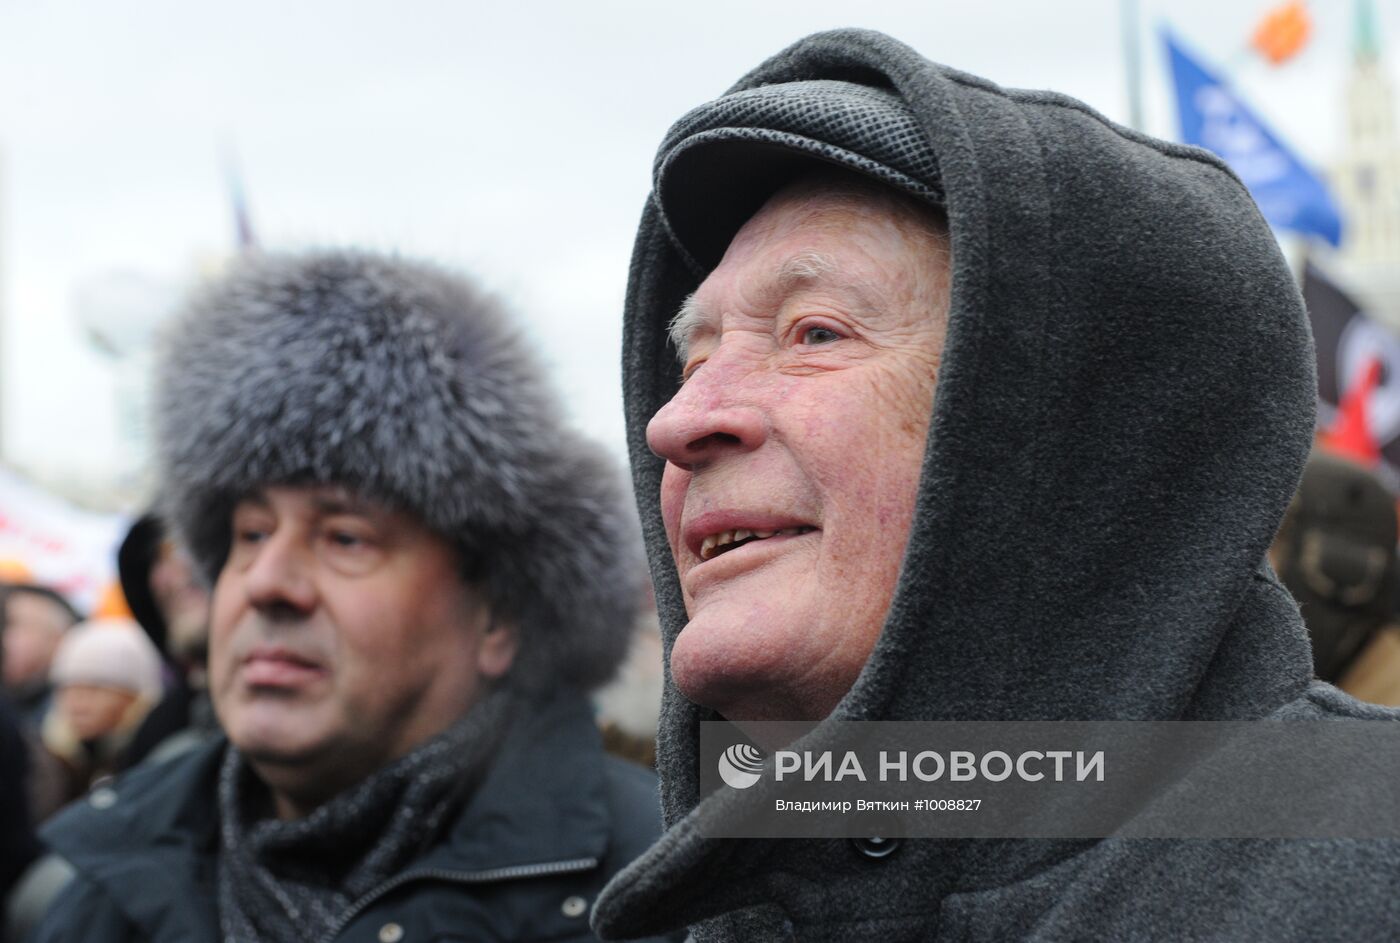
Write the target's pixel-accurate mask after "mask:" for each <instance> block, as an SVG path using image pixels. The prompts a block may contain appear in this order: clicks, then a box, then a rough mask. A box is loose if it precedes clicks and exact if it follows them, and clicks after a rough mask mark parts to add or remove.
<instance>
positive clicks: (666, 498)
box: [661, 462, 690, 563]
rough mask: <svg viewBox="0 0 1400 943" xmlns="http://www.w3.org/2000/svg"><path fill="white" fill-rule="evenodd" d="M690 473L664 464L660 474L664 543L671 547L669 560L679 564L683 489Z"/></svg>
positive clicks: (683, 499)
mask: <svg viewBox="0 0 1400 943" xmlns="http://www.w3.org/2000/svg"><path fill="white" fill-rule="evenodd" d="M689 484H690V473H689V472H687V471H683V470H682V469H680V468H677V467H676V466H675V465H672V464H671V463H669V462H667V463H666V470H665V471H664V472H662V474H661V521H662V523H663V524H664V525H665V527H666V541H667V543H669V544H670V545H671V558H672V559H673V560H675V561H676V562H677V563H679V562H680V559H681V554H680V549H681V533H680V532H681V513H682V512H683V511H684V510H685V489H686V487H687V486H688V485H689Z"/></svg>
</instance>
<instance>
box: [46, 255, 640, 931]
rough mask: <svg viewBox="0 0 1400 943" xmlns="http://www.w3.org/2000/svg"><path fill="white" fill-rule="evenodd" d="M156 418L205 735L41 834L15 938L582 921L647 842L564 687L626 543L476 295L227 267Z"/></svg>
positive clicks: (508, 335) (610, 594) (623, 590)
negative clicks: (51, 891) (209, 708)
mask: <svg viewBox="0 0 1400 943" xmlns="http://www.w3.org/2000/svg"><path fill="white" fill-rule="evenodd" d="M156 404H157V410H156V429H157V442H158V459H159V471H160V476H161V482H162V488H163V497H164V499H165V500H164V504H165V507H164V511H165V513H166V515H167V518H168V520H169V521H170V522H171V523H172V526H173V528H174V530H175V531H176V532H177V533H178V535H179V537H180V538H181V540H182V541H183V543H184V544H185V545H186V546H187V547H188V548H189V550H190V552H191V554H192V555H193V558H194V560H195V562H196V564H197V566H198V567H199V568H200V569H201V570H202V572H203V573H204V575H205V576H206V577H207V579H208V580H209V582H210V583H211V584H212V586H213V600H212V617H211V622H210V653H209V679H210V680H209V687H210V691H211V694H212V697H213V700H214V706H215V709H216V711H217V713H218V715H219V720H220V721H221V723H222V726H223V728H224V730H225V731H227V737H228V738H227V741H224V740H222V739H220V740H218V741H217V742H215V743H214V744H211V745H209V746H207V747H203V748H200V749H198V750H196V751H193V752H192V753H190V754H188V755H186V756H184V757H181V758H179V759H177V760H175V761H174V762H173V763H172V764H170V765H166V766H159V767H155V768H151V769H146V768H142V769H139V770H137V771H135V772H133V773H131V774H129V775H128V776H126V777H125V778H124V779H122V780H119V781H118V782H116V783H115V784H114V785H112V786H111V787H110V788H102V789H99V790H97V791H95V792H94V793H93V794H92V795H91V796H90V797H89V799H88V801H86V802H84V803H81V804H79V805H78V806H77V807H75V808H74V809H72V811H71V812H68V813H66V814H64V815H63V816H61V817H60V819H59V820H58V821H57V822H56V823H55V824H54V825H53V826H52V827H51V828H49V829H48V830H47V831H46V833H45V836H44V837H45V838H46V840H47V842H48V844H49V845H50V847H51V848H53V849H54V850H55V851H57V852H58V853H59V854H61V855H63V856H65V857H66V858H67V859H68V860H69V861H70V862H71V864H72V865H73V867H74V868H75V869H76V870H77V872H78V876H77V878H76V879H75V880H74V881H73V882H72V884H71V885H70V886H69V887H68V888H67V890H66V891H65V892H64V893H63V895H62V897H61V898H60V899H59V900H58V901H57V903H56V904H55V905H54V906H53V907H52V908H51V909H50V910H49V912H48V915H47V916H46V917H45V920H44V922H43V924H42V926H41V927H40V929H39V932H38V934H37V938H38V939H39V940H83V941H93V940H137V939H141V940H181V941H204V940H208V941H214V940H223V941H228V943H233V941H238V943H246V941H254V940H256V941H279V943H280V941H288V943H290V941H301V940H327V941H329V940H362V939H364V940H374V939H377V940H380V941H384V943H395V941H398V940H430V939H444V938H446V937H445V935H446V936H451V937H452V938H454V939H457V938H462V939H480V940H487V939H491V940H505V939H511V940H514V939H529V940H540V939H551V940H556V939H570V940H573V939H588V938H591V934H590V931H589V929H588V922H587V921H588V911H589V908H590V907H591V905H592V903H593V900H594V898H595V897H596V895H597V893H598V891H599V890H600V889H601V887H602V886H603V883H604V882H605V881H606V880H607V879H608V877H609V876H610V875H611V874H613V873H614V872H615V871H617V870H618V869H619V868H620V867H621V866H622V865H624V864H625V863H626V862H627V861H628V860H630V859H631V858H632V857H633V856H635V855H636V854H637V853H638V852H639V851H640V850H641V849H642V848H644V847H645V846H646V844H647V843H648V842H649V841H650V840H651V839H652V838H653V837H654V836H655V835H656V833H657V821H656V820H657V813H656V796H655V783H654V780H653V779H652V777H651V775H650V774H649V773H646V772H644V771H642V770H641V769H640V768H636V767H630V766H628V765H626V764H623V763H621V762H620V761H616V760H611V759H605V758H604V756H603V753H602V751H601V749H600V745H599V736H598V733H597V730H596V728H595V726H594V724H593V721H592V718H591V716H590V712H589V709H588V707H587V704H586V701H585V699H584V693H585V692H586V691H588V690H589V689H591V688H593V687H595V686H597V685H598V684H600V683H601V682H603V681H605V680H606V679H607V678H608V677H609V676H610V675H611V674H612V672H613V670H614V669H615V667H616V666H617V664H618V663H619V661H620V660H621V658H622V656H623V653H624V649H625V646H626V639H627V635H628V632H629V630H630V627H631V624H632V614H633V609H634V607H635V606H636V604H637V602H638V601H639V592H638V587H637V585H636V579H635V578H634V574H635V573H637V572H638V568H637V566H636V565H635V561H634V550H633V547H634V544H635V542H636V538H635V532H634V526H633V524H632V523H631V518H630V515H629V512H628V510H627V509H626V508H625V506H624V504H623V502H622V499H621V496H620V492H619V489H618V488H617V487H616V485H615V482H614V478H613V473H612V469H611V468H610V467H609V465H608V463H607V462H606V461H604V460H603V459H602V458H601V457H600V455H599V454H598V453H597V452H596V451H595V450H594V449H592V448H591V447H589V446H587V445H586V444H585V443H583V442H581V441H579V440H578V439H576V438H575V437H574V436H573V435H572V434H571V433H570V432H569V431H568V430H566V429H564V428H563V427H562V426H561V424H560V419H559V414H558V409H557V407H556V404H555V401H554V399H553V397H552V396H551V394H550V391H549V390H548V389H547V387H546V385H545V384H544V382H543V381H542V378H541V376H540V372H539V369H538V367H537V365H536V364H535V363H534V361H533V359H532V357H531V356H530V353H529V351H528V349H527V348H526V345H525V344H524V342H523V340H522V339H521V337H520V336H519V335H518V334H517V332H516V331H515V330H513V329H512V328H511V327H510V326H509V324H508V323H507V322H506V319H505V318H504V317H503V315H502V314H501V313H500V312H499V311H498V310H497V308H496V306H495V305H494V304H492V303H491V302H490V301H488V300H487V299H485V298H483V297H482V296H481V294H480V293H479V291H478V290H477V289H476V288H475V287H473V286H472V285H471V284H469V283H467V282H464V281H463V280H461V279H460V278H457V277H454V276H450V275H448V274H446V273H445V272H442V271H439V270H437V269H434V268H429V267H426V266H422V265H417V264H411V263H408V262H404V261H401V260H398V259H392V258H384V257H379V256H374V255H369V254H361V253H325V254H313V255H304V256H264V257H257V258H252V259H248V260H245V261H244V262H242V263H240V264H239V265H238V266H237V267H236V268H235V269H234V271H233V272H232V273H231V274H229V275H228V276H227V277H225V278H224V279H223V280H222V281H220V282H218V283H217V284H215V285H213V286H212V287H210V288H208V289H207V290H205V291H204V292H203V293H202V294H201V295H199V296H197V297H196V298H195V300H194V301H193V302H192V303H191V304H190V305H189V307H188V308H187V309H186V311H185V312H184V313H183V316H182V317H181V318H180V319H179V320H178V322H177V323H176V324H175V326H174V329H173V331H172V332H171V334H170V335H169V337H168V338H167V343H166V345H165V347H164V350H163V353H162V358H161V360H160V363H159V371H158V386H157V393H156Z"/></svg>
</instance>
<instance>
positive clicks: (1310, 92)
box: [0, 0, 1400, 613]
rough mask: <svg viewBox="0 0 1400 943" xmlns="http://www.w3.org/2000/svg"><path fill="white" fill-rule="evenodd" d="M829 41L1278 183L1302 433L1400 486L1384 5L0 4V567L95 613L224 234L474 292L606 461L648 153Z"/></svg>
mask: <svg viewBox="0 0 1400 943" xmlns="http://www.w3.org/2000/svg"><path fill="white" fill-rule="evenodd" d="M838 26H866V27H871V28H875V29H880V30H884V31H886V32H888V33H890V34H892V35H894V36H895V37H897V38H899V39H901V40H903V41H904V42H906V43H909V44H910V45H912V46H914V47H915V48H916V49H918V50H919V51H921V52H923V53H924V54H925V55H927V56H929V57H931V58H933V59H936V60H939V61H942V62H945V63H947V64H949V65H952V66H955V67H957V68H960V69H963V70H965V71H969V72H972V73H976V74H980V75H984V76H987V77H989V78H992V79H994V80H995V81H997V82H999V83H1001V84H1003V85H1008V86H1024V87H1039V88H1051V89H1055V90H1058V91H1062V92H1065V93H1067V94H1070V95H1073V96H1075V97H1077V98H1080V99H1082V100H1084V101H1086V102H1087V103H1089V104H1090V105H1092V106H1093V107H1095V108H1096V109H1098V110H1099V111H1101V112H1103V113H1104V114H1105V115H1107V116H1108V117H1109V118H1112V119H1113V120H1116V121H1119V122H1122V123H1124V124H1129V125H1134V126H1137V127H1140V128H1142V129H1144V130H1146V131H1147V132H1149V133H1151V134H1154V135H1157V136H1161V137H1166V138H1173V139H1177V140H1181V139H1183V136H1185V137H1186V138H1187V139H1190V140H1194V141H1197V142H1198V143H1204V144H1206V145H1207V146H1212V147H1214V148H1215V149H1217V150H1219V151H1221V152H1222V153H1223V154H1225V156H1226V157H1227V159H1231V160H1232V161H1236V162H1237V169H1238V170H1239V171H1240V172H1241V175H1242V176H1243V177H1245V178H1246V182H1247V183H1249V184H1250V185H1251V188H1254V186H1255V182H1258V183H1259V189H1258V190H1256V195H1258V196H1259V197H1260V200H1261V203H1267V202H1268V201H1269V200H1274V198H1275V197H1279V198H1281V199H1282V200H1283V204H1284V205H1283V206H1282V209H1279V210H1278V212H1277V214H1273V215H1271V216H1270V218H1271V221H1274V222H1275V223H1276V225H1278V226H1279V229H1278V232H1279V234H1280V241H1281V244H1282V245H1283V246H1284V250H1285V252H1286V254H1287V256H1288V257H1289V259H1290V261H1291V262H1292V263H1293V264H1294V265H1295V267H1296V268H1297V269H1298V271H1299V274H1300V279H1301V278H1302V277H1303V275H1304V272H1305V269H1308V267H1309V266H1311V269H1308V270H1315V272H1314V274H1315V276H1316V279H1315V281H1316V284H1314V285H1313V286H1312V287H1313V288H1314V289H1315V290H1314V291H1313V292H1312V294H1310V296H1309V297H1310V300H1311V299H1312V298H1313V297H1314V296H1317V291H1323V292H1324V293H1325V292H1327V291H1332V292H1334V294H1335V295H1336V296H1337V297H1333V296H1332V295H1327V298H1328V299H1330V300H1329V301H1327V302H1326V304H1325V305H1323V304H1322V303H1321V302H1319V303H1318V305H1315V307H1319V306H1321V307H1328V312H1327V314H1326V316H1327V317H1329V318H1333V320H1334V321H1335V320H1336V319H1337V318H1341V320H1340V321H1336V325H1337V326H1336V328H1335V330H1333V329H1332V328H1328V329H1327V330H1319V339H1320V341H1322V340H1325V339H1326V337H1325V336H1324V335H1326V336H1331V335H1328V334H1327V331H1328V330H1330V331H1332V333H1333V334H1335V335H1336V336H1335V337H1333V338H1332V340H1333V341H1334V343H1333V344H1332V349H1329V350H1328V351H1324V356H1323V361H1325V362H1323V361H1320V368H1322V371H1323V373H1324V379H1327V378H1328V377H1330V378H1331V387H1330V388H1329V389H1328V390H1324V400H1323V403H1322V407H1323V422H1324V426H1325V428H1324V432H1327V433H1328V434H1329V435H1333V437H1334V438H1335V439H1336V441H1337V442H1339V443H1340V450H1341V451H1342V452H1347V453H1349V454H1352V455H1353V456H1354V457H1356V458H1357V459H1358V460H1360V461H1361V462H1362V463H1363V464H1366V465H1368V467H1369V468H1371V470H1372V471H1373V472H1374V473H1375V474H1377V475H1379V476H1380V477H1381V478H1382V479H1383V480H1385V481H1386V482H1387V484H1388V486H1390V487H1393V486H1394V484H1395V483H1396V476H1395V473H1394V471H1393V465H1392V463H1391V462H1390V461H1389V459H1388V457H1387V455H1386V446H1387V445H1389V444H1391V442H1392V441H1393V440H1395V439H1396V438H1397V436H1400V370H1395V371H1391V370H1388V369H1387V365H1388V364H1389V363H1390V361H1391V357H1392V353H1394V357H1395V361H1396V363H1397V364H1400V342H1396V341H1395V340H1394V334H1393V330H1394V328H1393V327H1392V326H1393V325H1397V324H1400V275H1397V273H1400V265H1396V263H1397V261H1400V142H1397V140H1396V138H1395V133H1394V110H1395V105H1394V102H1393V100H1392V89H1393V81H1394V79H1395V77H1396V76H1400V8H1397V7H1395V6H1394V5H1392V4H1387V3H1373V2H1370V0H1315V2H1311V3H1301V2H1295V3H1280V2H1278V0H1171V2H1165V0H1057V2H1055V3H1045V2H1041V0H1001V2H999V3H995V4H968V3H958V2H952V0H924V2H919V3H913V2H908V3H904V2H886V0H865V2H862V3H859V4H852V3H849V2H822V0H803V2H800V3H797V2H769V3H762V4H753V3H740V2H729V0H711V2H707V3H704V4H688V5H673V4H654V3H645V4H644V3H619V2H594V3H588V4H574V3H534V4H515V5H511V4H491V5H485V4H463V3H448V2H431V0H404V2H400V3H398V4H395V5H393V8H392V10H390V9H389V7H388V5H385V4H371V3H363V2H357V0H337V2H335V3H331V2H327V0H303V2H298V3H294V4H288V3H273V2H268V0H241V2H239V3H237V4H216V3H191V2H188V0H185V2H174V0H127V2H125V3H122V4H110V3H98V2H94V0H86V2H84V0H55V2H47V0H0V579H4V578H6V573H9V574H10V575H11V578H24V579H27V580H32V581H35V582H40V583H43V584H45V585H50V586H54V587H56V588H58V589H59V590H60V591H61V592H62V593H63V594H64V595H65V596H67V597H68V598H69V599H71V600H72V601H73V603H74V604H75V606H76V607H77V608H78V609H79V610H80V611H82V612H85V613H86V612H90V611H92V610H93V609H94V608H98V607H100V605H101V600H102V597H103V594H104V592H107V591H108V590H107V588H108V587H110V585H111V584H112V582H113V579H114V575H115V563H114V549H115V546H116V544H117V543H118V541H119V540H120V539H121V538H122V537H123V536H124V535H125V534H126V532H127V529H128V527H129V525H130V522H131V519H132V517H133V516H134V515H135V514H137V513H139V512H140V510H141V509H142V508H143V507H145V505H146V504H147V503H148V502H149V500H150V498H151V491H152V486H151V482H150V481H149V479H148V475H147V458H148V456H147V428H146V415H145V414H146V404H147V400H148V365H149V362H150V357H151V351H152V344H153V342H154V338H155V337H156V335H157V333H158V328H159V325H160V323H161V322H162V320H163V319H164V318H165V317H166V316H167V315H168V314H169V312H170V311H171V309H172V307H173V306H174V305H175V304H176V303H177V300H178V299H179V298H180V296H181V294H182V293H183V292H184V291H186V290H187V289H188V288H189V287H190V286H192V285H193V284H195V283H196V282H198V280H199V279H200V278H202V277H205V276H207V275H209V274H210V273H212V272H216V271H217V270H218V269H219V268H220V267H221V266H222V265H224V264H225V263H226V262H227V260H228V259H230V258H231V257H232V256H233V255H234V254H235V253H237V252H238V251H240V249H241V248H243V247H246V246H249V245H257V246H261V247H266V248H277V249H284V248H298V247H310V246H321V245H350V244H354V245H365V246H369V247H373V248H380V249H396V250H401V251H403V252H404V253H407V254H411V255H415V256H422V257H426V258H429V259H433V260H437V261H440V262H443V263H446V264H448V265H452V266H456V267H461V268H464V269H466V270H468V271H470V272H472V273H474V274H475V275H476V276H477V277H478V278H479V279H481V280H482V281H483V282H485V283H486V284H487V285H488V286H489V287H490V288H491V289H492V290H493V291H495V292H496V293H498V294H499V295H500V296H501V297H502V298H503V299H505V301H506V302H507V303H508V304H509V305H510V306H511V307H512V308H514V309H515V310H516V311H517V312H518V313H519V315H520V317H521V319H522V321H523V323H524V324H525V325H526V328H527V330H528V332H529V334H530V336H531V337H532V338H533V339H534V341H535V342H536V343H537V344H538V347H539V349H540V350H541V351H542V353H543V355H544V357H545V358H546V360H547V361H548V362H549V364H550V365H551V366H552V367H553V369H554V370H555V372H556V375H557V378H558V383H559V386H560V387H561V388H562V390H563V391H564V393H565V398H566V400H567V404H568V407H569V409H570V411H571V412H572V414H573V417H574V419H575V420H576V422H577V423H578V425H579V426H581V427H582V428H583V429H584V430H585V431H587V432H588V433H590V434H591V435H593V436H594V437H596V438H598V439H601V440H602V441H603V442H605V443H606V444H607V445H608V446H609V447H610V448H612V449H613V450H614V451H615V452H616V453H617V454H618V455H619V456H620V457H621V455H622V453H623V427H622V416H621V394H620V390H619V379H618V366H617V365H618V360H619V355H618V350H619V343H620V333H621V332H620V312H621V308H622V298H623V291H624V286H625V282H626V272H627V264H628V256H629V252H630V248H631V239H632V236H633V232H634V227H635V224H636V220H637V218H638V215H639V213H640V211H641V207H642V203H643V200H644V199H645V197H646V193H647V190H648V180H649V172H650V162H651V156H652V153H653V150H654V148H655V146H656V144H657V143H658V142H659V140H660V138H661V136H662V135H663V133H664V132H665V130H666V128H667V127H668V126H669V124H670V123H671V122H673V121H674V120H675V119H677V118H678V117H679V116H680V115H681V114H682V113H683V112H684V111H685V110H686V109H688V108H689V107H691V106H693V105H696V104H698V103H700V102H702V101H705V100H707V99H709V98H712V97H714V96H715V95H717V94H719V93H720V92H722V91H723V90H724V89H725V88H726V87H727V86H728V85H729V84H730V83H731V82H733V81H734V80H736V79H737V78H738V77H739V76H740V75H741V74H743V73H744V72H745V71H747V70H748V69H749V68H751V67H753V66H755V65H756V64H757V63H758V62H760V61H761V60H762V59H763V58H765V57H766V56H768V55H770V54H772V53H774V52H776V51H778V50H779V49H781V48H782V47H784V46H785V45H787V44H788V43H790V42H792V41H793V40H795V39H797V38H798V37H800V36H802V35H805V34H807V33H810V32H813V31H816V30H820V29H826V28H832V27H838ZM1168 30H1169V31H1170V35H1171V36H1172V37H1173V42H1175V43H1176V45H1177V47H1178V52H1177V53H1176V54H1171V53H1170V52H1169V48H1168V45H1167V41H1166V36H1167V31H1168ZM1193 68H1194V69H1197V70H1200V72H1199V74H1197V73H1196V72H1192V71H1191V70H1192V69H1193ZM1202 76H1204V78H1203V77H1202ZM1279 161H1283V163H1282V164H1279ZM1290 161H1291V162H1292V163H1289V162H1290ZM1280 167H1282V170H1280V169H1279V168H1280ZM1251 174H1253V175H1254V177H1259V180H1258V181H1255V180H1254V177H1252V176H1251ZM1260 174H1262V177H1260V176H1259V175H1260ZM1271 174H1272V176H1273V177H1274V178H1278V179H1274V180H1272V182H1271V181H1270V179H1269V177H1270V175H1271ZM1300 175H1301V176H1300ZM1275 184H1276V185H1277V186H1274V189H1273V190H1271V189H1270V187H1271V186H1273V185H1275ZM1279 187H1282V191H1281V196H1280V192H1275V191H1277V190H1279ZM1290 200H1292V201H1293V204H1289V201H1290ZM1275 202H1277V201H1276V200H1275ZM1271 205H1272V204H1271ZM1268 209H1269V207H1268V206H1266V210H1268ZM1270 212H1271V214H1272V213H1273V211H1270ZM1290 214H1292V215H1291V216H1290ZM1275 216H1277V218H1275ZM1319 286H1320V287H1319ZM1317 297H1321V296H1317ZM1338 305H1340V307H1337V306H1338ZM1329 306H1330V307H1329ZM1334 309H1335V310H1334ZM1338 312H1340V313H1338ZM1314 316H1315V318H1316V317H1321V316H1322V315H1321V314H1319V313H1318V312H1315V313H1314ZM1358 318H1359V319H1360V320H1357V319H1358ZM1329 323H1332V322H1329ZM1358 325H1359V327H1358ZM1344 328H1345V330H1344ZM1348 331H1349V332H1350V333H1349V334H1348V333H1347V332H1348ZM1358 331H1360V332H1361V333H1359V334H1358ZM1344 335H1346V337H1349V338H1350V340H1346V337H1344ZM1358 337H1360V338H1361V340H1360V341H1358V340H1356V338H1358ZM1344 340H1345V343H1344V342H1343V341H1344ZM1363 341H1364V343H1363ZM1358 344H1359V345H1360V346H1358ZM1329 371H1330V372H1329ZM1392 375H1394V376H1395V377H1397V382H1396V384H1395V390H1394V396H1392V395H1391V383H1390V378H1391V376H1392ZM1348 393H1351V394H1354V395H1352V396H1351V405H1350V406H1349V407H1347V408H1343V407H1344V406H1346V402H1345V401H1347V395H1348ZM1392 400H1393V401H1394V402H1393V403H1392ZM1358 423H1359V425H1358ZM1396 448H1397V449H1398V450H1400V444H1398V445H1396Z"/></svg>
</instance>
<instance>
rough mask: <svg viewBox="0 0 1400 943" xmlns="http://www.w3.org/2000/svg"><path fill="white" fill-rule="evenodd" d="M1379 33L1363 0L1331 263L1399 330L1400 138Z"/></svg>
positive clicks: (1336, 176)
mask: <svg viewBox="0 0 1400 943" xmlns="http://www.w3.org/2000/svg"><path fill="white" fill-rule="evenodd" d="M1379 37H1380V30H1379V29H1378V24H1377V22H1376V11H1375V7H1374V5H1373V4H1372V2H1371V0H1357V3H1356V26H1355V36H1354V39H1353V44H1352V61H1351V66H1350V71H1349V74H1348V76H1347V81H1346V86H1345V93H1344V95H1345V113H1346V124H1345V129H1346V130H1345V134H1346V137H1345V140H1344V142H1343V145H1342V149H1341V153H1340V157H1339V159H1338V160H1337V162H1336V163H1335V164H1334V165H1333V167H1332V170H1331V173H1330V175H1329V176H1330V181H1329V182H1330V183H1331V186H1332V192H1333V195H1334V196H1335V197H1336V199H1337V201H1338V202H1339V203H1340V204H1341V208H1342V218H1343V233H1342V245H1341V248H1340V249H1339V250H1337V251H1336V252H1335V253H1333V254H1331V256H1330V258H1328V259H1327V261H1326V265H1327V269H1328V270H1329V272H1330V273H1331V274H1332V275H1333V277H1334V278H1336V279H1337V280H1338V281H1339V282H1340V283H1341V284H1343V285H1345V286H1346V287H1347V290H1348V291H1349V292H1350V293H1351V294H1353V295H1354V296H1355V297H1356V298H1357V300H1358V301H1359V302H1360V303H1361V305H1362V307H1363V308H1365V309H1366V311H1367V312H1368V313H1369V314H1370V315H1371V316H1373V317H1375V318H1376V319H1378V320H1380V321H1382V322H1384V323H1386V324H1388V325H1390V326H1391V327H1394V328H1396V329H1400V137H1397V134H1396V121H1395V91H1394V85H1393V83H1392V81H1391V76H1390V75H1388V74H1387V72H1386V69H1385V63H1384V61H1383V59H1382V57H1381V49H1380V38H1379Z"/></svg>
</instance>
